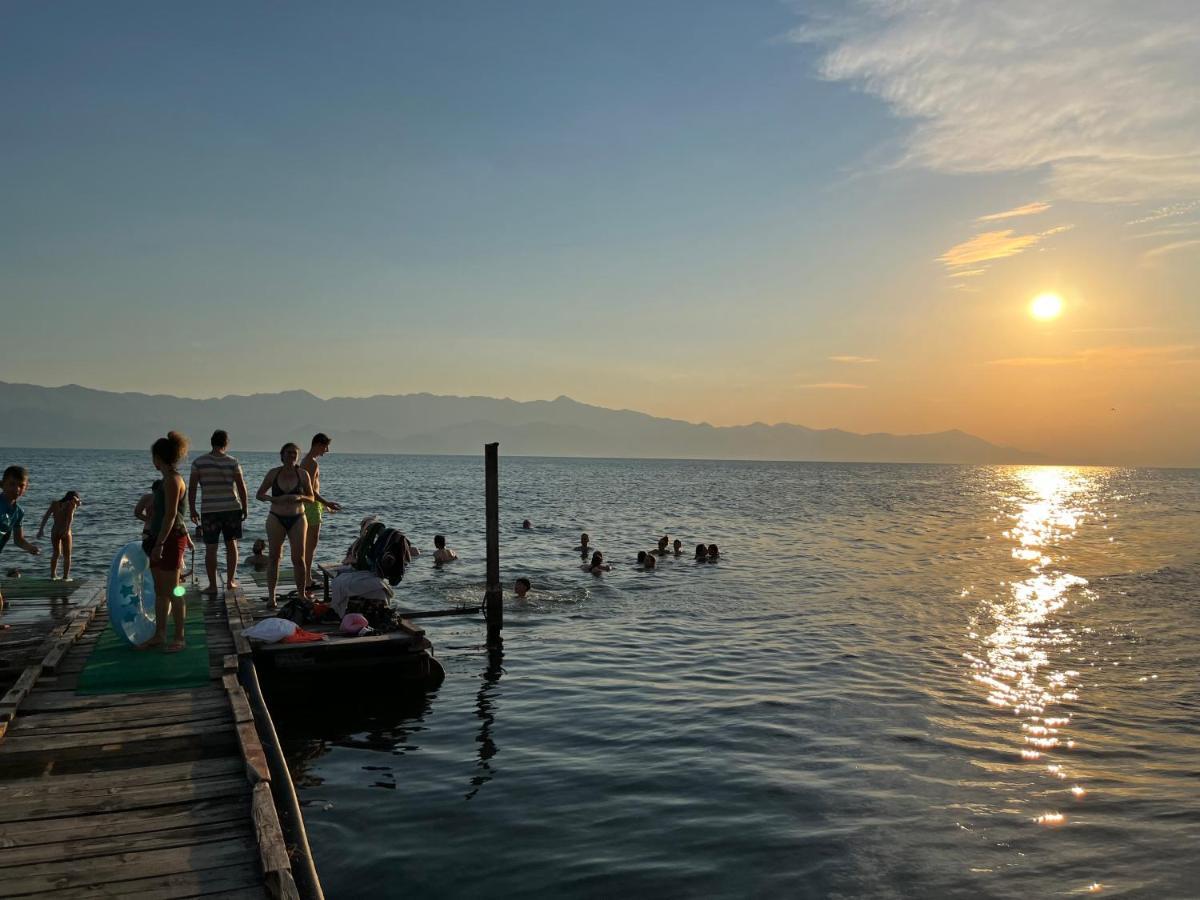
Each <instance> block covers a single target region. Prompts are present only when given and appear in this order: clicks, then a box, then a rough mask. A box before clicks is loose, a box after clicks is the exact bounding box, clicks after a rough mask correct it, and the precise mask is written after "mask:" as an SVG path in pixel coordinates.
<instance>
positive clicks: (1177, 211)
mask: <svg viewBox="0 0 1200 900" xmlns="http://www.w3.org/2000/svg"><path fill="white" fill-rule="evenodd" d="M1195 209H1200V200H1188V201H1186V202H1184V203H1172V204H1171V205H1170V206H1160V207H1159V208H1158V209H1155V210H1151V211H1150V212H1149V213H1147V214H1146V215H1144V216H1142V217H1141V218H1138V219H1131V220H1130V221H1128V222H1126V223H1125V224H1126V225H1145V224H1146V223H1147V222H1157V221H1159V220H1160V219H1170V218H1172V217H1174V216H1186V215H1187V214H1188V213H1190V212H1192V210H1195Z"/></svg>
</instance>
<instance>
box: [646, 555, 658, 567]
mask: <svg viewBox="0 0 1200 900" xmlns="http://www.w3.org/2000/svg"><path fill="white" fill-rule="evenodd" d="M657 565H658V557H657V556H655V555H654V554H653V553H647V554H646V568H647V569H653V568H654V567H655V566H657Z"/></svg>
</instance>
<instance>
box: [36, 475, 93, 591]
mask: <svg viewBox="0 0 1200 900" xmlns="http://www.w3.org/2000/svg"><path fill="white" fill-rule="evenodd" d="M81 506H83V500H81V499H80V497H79V492H78V491H67V492H66V493H65V494H63V498H62V499H61V500H51V501H50V506H49V507H47V509H46V514H45V515H44V516H42V523H41V524H40V525H39V526H38V532H37V536H38V537H39V538H40V537H41V536H42V534H43V533H44V532H45V530H46V521H47V520H48V519H49V518H50V517H51V516H54V525H53V526H52V527H51V528H50V580H51V581H54V580H56V579H57V578H58V575H57V574H55V573H56V572H57V571H58V560H59V559H60V558H61V559H62V564H63V574H62V577H63V581H70V580H71V545H72V544H73V543H74V537H73V536H72V534H71V525H72V524H73V523H74V521H75V510H77V509H79V507H81Z"/></svg>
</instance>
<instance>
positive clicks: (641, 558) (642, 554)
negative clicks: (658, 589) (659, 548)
mask: <svg viewBox="0 0 1200 900" xmlns="http://www.w3.org/2000/svg"><path fill="white" fill-rule="evenodd" d="M637 564H638V568H639V569H640V568H642V566H644V565H646V551H645V550H639V551H638V555H637Z"/></svg>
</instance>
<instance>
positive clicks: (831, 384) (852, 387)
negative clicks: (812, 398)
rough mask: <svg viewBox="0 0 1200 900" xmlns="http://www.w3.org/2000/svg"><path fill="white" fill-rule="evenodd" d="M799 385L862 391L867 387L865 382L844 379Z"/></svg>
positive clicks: (834, 389)
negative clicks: (846, 381) (855, 382)
mask: <svg viewBox="0 0 1200 900" xmlns="http://www.w3.org/2000/svg"><path fill="white" fill-rule="evenodd" d="M797 387H802V388H808V389H810V390H817V391H861V390H864V389H865V388H866V385H865V384H847V383H845V382H843V381H818V382H815V383H813V384H801V385H797Z"/></svg>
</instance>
